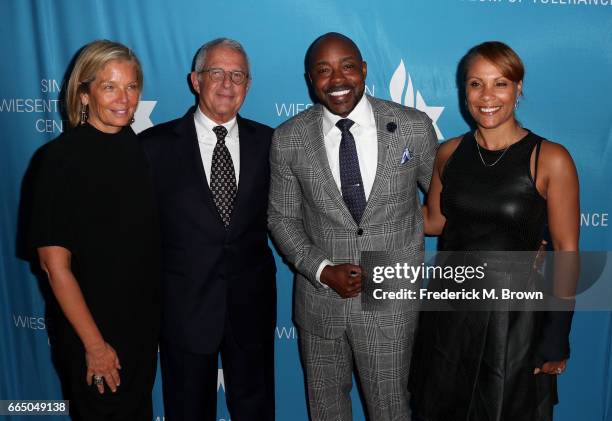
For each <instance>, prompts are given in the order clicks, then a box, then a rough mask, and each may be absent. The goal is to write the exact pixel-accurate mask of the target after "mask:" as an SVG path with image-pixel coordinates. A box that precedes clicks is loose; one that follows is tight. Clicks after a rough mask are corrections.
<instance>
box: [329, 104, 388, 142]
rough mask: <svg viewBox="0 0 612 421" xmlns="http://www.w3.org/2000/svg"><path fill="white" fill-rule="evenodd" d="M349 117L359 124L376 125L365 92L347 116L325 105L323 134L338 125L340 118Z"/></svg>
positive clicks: (363, 125) (365, 125)
mask: <svg viewBox="0 0 612 421" xmlns="http://www.w3.org/2000/svg"><path fill="white" fill-rule="evenodd" d="M343 118H349V119H351V120H353V121H354V122H355V124H356V125H357V126H362V127H371V126H375V125H376V122H375V121H374V112H373V111H372V105H371V104H370V101H368V99H367V97H366V95H365V94H363V96H362V97H361V99H360V100H359V102H358V103H357V105H355V108H353V111H351V112H350V114H349V115H348V116H346V117H340V116H339V115H336V114H334V113H332V112H331V111H329V110H328V109H327V107H323V136H327V135H328V134H329V132H330V131H331V130H332V129H333V128H334V127H335V126H336V123H337V122H338V120H341V119H343Z"/></svg>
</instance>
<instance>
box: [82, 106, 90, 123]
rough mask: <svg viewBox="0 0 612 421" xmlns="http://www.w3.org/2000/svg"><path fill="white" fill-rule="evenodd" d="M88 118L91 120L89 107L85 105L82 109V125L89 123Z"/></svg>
mask: <svg viewBox="0 0 612 421" xmlns="http://www.w3.org/2000/svg"><path fill="white" fill-rule="evenodd" d="M88 118H89V106H88V105H87V104H85V105H83V106H82V108H81V125H83V124H85V123H87V119H88Z"/></svg>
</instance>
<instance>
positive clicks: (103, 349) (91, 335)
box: [38, 246, 121, 393]
mask: <svg viewBox="0 0 612 421" xmlns="http://www.w3.org/2000/svg"><path fill="white" fill-rule="evenodd" d="M38 256H39V258H40V266H41V268H42V269H43V270H44V271H45V272H46V273H47V276H48V277H49V283H50V284H51V289H52V290H53V294H54V295H55V298H57V302H58V303H59V305H60V307H61V308H62V311H63V312H64V315H65V316H66V318H67V319H68V321H69V322H70V324H71V325H72V327H73V328H74V330H75V331H76V333H77V335H79V338H80V339H81V342H83V346H84V348H85V359H86V362H87V375H86V378H85V380H86V381H87V384H89V385H91V384H92V383H95V384H96V386H97V387H98V391H99V392H100V393H104V384H103V382H104V381H106V384H107V385H108V386H109V387H110V389H111V390H112V391H113V392H115V391H117V386H119V372H118V371H117V370H118V369H120V368H121V366H120V365H119V358H118V357H117V353H116V352H115V350H114V349H113V347H111V346H110V345H109V344H107V343H106V342H105V341H104V339H103V336H102V333H101V332H100V330H99V329H98V326H97V325H96V322H95V321H94V318H93V316H92V315H91V312H90V311H89V307H88V306H87V303H86V302H85V298H84V297H83V293H82V291H81V288H80V286H79V283H78V282H77V280H76V278H75V277H74V274H73V273H72V269H71V260H72V252H71V251H70V250H68V249H66V248H64V247H60V246H48V247H40V248H39V249H38ZM94 376H102V378H99V377H94Z"/></svg>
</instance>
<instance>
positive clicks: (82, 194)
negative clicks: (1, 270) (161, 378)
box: [30, 124, 160, 421]
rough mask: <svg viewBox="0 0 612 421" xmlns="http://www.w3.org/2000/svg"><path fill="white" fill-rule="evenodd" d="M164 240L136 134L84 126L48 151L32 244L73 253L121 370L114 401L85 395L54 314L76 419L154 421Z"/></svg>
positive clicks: (58, 356)
mask: <svg viewBox="0 0 612 421" xmlns="http://www.w3.org/2000/svg"><path fill="white" fill-rule="evenodd" d="M159 241H160V240H159V228H158V221H157V213H156V208H155V202H154V197H153V190H152V185H151V180H150V176H149V172H148V168H147V166H146V163H145V160H144V155H143V152H142V150H141V147H140V144H139V143H138V139H137V137H136V135H135V134H134V132H133V131H132V129H131V128H129V127H126V128H123V129H122V130H121V131H120V132H119V133H117V134H106V133H102V132H100V131H98V130H97V129H95V128H94V127H92V126H90V125H89V124H85V125H82V126H79V127H76V128H74V129H72V130H69V131H67V132H66V133H64V134H62V135H61V136H60V137H59V138H58V139H56V140H54V141H53V142H51V143H50V144H49V145H48V147H47V150H46V153H45V156H44V158H43V164H42V166H41V169H40V172H39V174H38V177H37V184H36V187H35V193H34V210H33V220H32V225H31V233H30V244H31V246H32V247H33V248H35V247H42V246H61V247H64V248H66V249H68V250H69V251H70V252H71V254H72V260H71V265H72V266H71V269H72V272H73V273H74V275H75V278H76V279H77V281H78V283H79V286H80V288H81V291H82V293H83V296H84V298H85V301H86V303H87V306H88V307H89V310H90V311H91V314H92V315H93V318H94V320H95V322H96V324H97V326H98V328H99V330H100V332H101V333H102V336H103V338H104V340H105V341H106V342H107V343H109V344H110V345H111V346H112V347H113V348H114V349H115V351H116V352H117V355H118V357H119V362H120V364H121V367H122V368H121V370H119V374H120V377H121V384H120V386H119V387H118V390H117V392H116V393H111V392H110V390H109V389H108V387H106V390H105V393H104V394H99V393H98V391H97V389H96V387H95V386H93V385H92V386H87V384H86V382H85V375H86V371H87V367H86V362H85V352H84V348H83V345H82V343H81V340H80V339H79V337H78V336H77V334H76V332H75V331H74V329H73V328H72V326H71V325H70V323H69V322H68V321H67V319H66V318H65V317H64V315H63V313H62V312H61V311H57V309H56V312H55V313H56V314H52V315H51V316H52V317H53V322H54V323H53V325H54V335H53V337H52V338H51V344H52V350H53V351H54V356H55V361H56V363H57V367H58V371H59V373H60V378H61V379H62V384H63V389H64V392H65V394H66V395H67V396H66V398H67V399H70V408H71V415H72V416H73V419H78V420H81V419H82V420H87V421H91V420H130V421H134V420H147V421H150V420H151V419H152V400H151V391H152V387H153V382H154V380H155V373H156V363H157V343H158V333H159V324H160V310H159V308H160V306H159V301H160V280H159V250H160V242H159Z"/></svg>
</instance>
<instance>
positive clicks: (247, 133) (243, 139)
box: [211, 115, 258, 230]
mask: <svg viewBox="0 0 612 421" xmlns="http://www.w3.org/2000/svg"><path fill="white" fill-rule="evenodd" d="M236 119H237V124H238V137H239V139H240V140H239V147H240V179H239V180H238V192H237V193H236V198H235V199H234V210H233V211H232V223H230V230H231V229H232V227H235V226H236V222H237V221H239V220H240V214H241V213H242V212H243V208H246V209H248V206H247V202H245V200H246V201H248V193H249V192H250V191H252V189H253V183H254V181H255V177H256V176H257V167H256V163H257V162H258V160H257V159H256V158H257V156H256V155H257V142H255V139H253V136H254V129H253V127H251V126H250V125H249V124H248V123H247V122H245V121H244V120H243V119H242V118H241V117H240V116H239V115H238V116H237V117H236ZM211 197H212V196H211Z"/></svg>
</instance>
